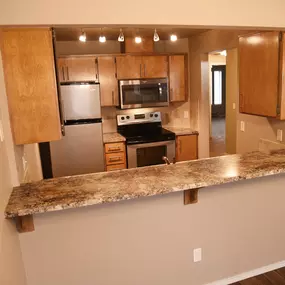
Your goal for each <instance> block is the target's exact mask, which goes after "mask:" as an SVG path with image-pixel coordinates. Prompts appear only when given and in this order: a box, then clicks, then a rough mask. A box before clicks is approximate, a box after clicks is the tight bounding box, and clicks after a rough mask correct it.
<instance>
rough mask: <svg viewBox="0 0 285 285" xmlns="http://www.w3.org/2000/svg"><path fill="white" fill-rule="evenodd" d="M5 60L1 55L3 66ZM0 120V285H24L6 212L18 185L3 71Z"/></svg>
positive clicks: (18, 252)
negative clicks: (1, 133) (0, 137)
mask: <svg viewBox="0 0 285 285" xmlns="http://www.w3.org/2000/svg"><path fill="white" fill-rule="evenodd" d="M1 64H2V59H1V56H0V65H1ZM0 121H1V122H2V125H3V131H4V141H3V142H1V141H0V284H3V285H4V284H7V285H8V284H9V285H25V284H26V274H25V270H24V264H23V260H22V253H21V249H20V242H19V235H18V232H17V231H16V228H15V225H14V223H13V222H12V221H11V220H6V219H5V217H4V210H5V207H6V204H7V201H8V199H9V197H10V194H11V191H12V187H13V184H17V183H18V173H17V170H16V163H15V159H13V157H14V149H13V143H12V137H11V131H10V123H9V116H8V108H7V100H6V95H5V87H4V81H3V69H2V67H1V68H0Z"/></svg>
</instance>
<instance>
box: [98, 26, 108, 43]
mask: <svg viewBox="0 0 285 285" xmlns="http://www.w3.org/2000/svg"><path fill="white" fill-rule="evenodd" d="M99 42H100V43H105V42H106V37H105V36H104V35H103V33H102V29H101V33H100V37H99Z"/></svg>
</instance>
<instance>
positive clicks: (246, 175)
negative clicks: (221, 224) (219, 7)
mask: <svg viewBox="0 0 285 285" xmlns="http://www.w3.org/2000/svg"><path fill="white" fill-rule="evenodd" d="M277 173H285V150H279V151H275V152H272V153H271V154H265V153H262V152H252V153H247V154H244V155H226V156H222V157H215V158H208V159H200V160H194V161H187V162H179V163H176V164H171V165H158V166H149V167H141V168H133V169H125V170H118V171H113V172H101V173H94V174H86V175H78V176H70V177H62V178H55V179H49V180H42V181H38V182H33V183H28V184H23V185H21V186H19V187H15V188H14V189H13V191H12V194H11V197H10V200H9V202H8V205H7V208H6V211H5V215H6V217H7V218H12V217H16V216H25V215H29V214H36V213H44V212H50V211H57V210H63V209H68V208H78V207H83V206H88V205H95V204H103V203H112V202H116V201H121V200H128V199H135V198H139V197H145V196H153V195H158V194H165V193H171V192H177V191H183V190H189V189H195V188H200V187H207V186H212V185H220V184H224V183H228V182H233V181H239V180H244V179H252V178H257V177H262V176H267V175H273V174H277Z"/></svg>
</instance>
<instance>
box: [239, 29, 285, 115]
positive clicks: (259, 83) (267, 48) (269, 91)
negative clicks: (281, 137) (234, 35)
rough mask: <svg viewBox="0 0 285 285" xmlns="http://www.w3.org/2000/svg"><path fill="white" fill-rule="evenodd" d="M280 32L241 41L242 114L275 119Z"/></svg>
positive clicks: (261, 34)
mask: <svg viewBox="0 0 285 285" xmlns="http://www.w3.org/2000/svg"><path fill="white" fill-rule="evenodd" d="M278 66H279V32H263V33H259V34H255V35H250V36H243V37H240V38H239V92H240V112H241V113H247V114H253V115H261V116H269V117H276V116H277V101H278V72H279V71H278Z"/></svg>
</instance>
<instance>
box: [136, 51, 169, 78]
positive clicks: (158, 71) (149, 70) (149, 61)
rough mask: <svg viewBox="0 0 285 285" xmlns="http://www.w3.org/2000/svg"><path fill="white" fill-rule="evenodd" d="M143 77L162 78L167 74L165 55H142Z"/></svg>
mask: <svg viewBox="0 0 285 285" xmlns="http://www.w3.org/2000/svg"><path fill="white" fill-rule="evenodd" d="M142 69H143V70H142V76H141V77H143V78H163V77H167V76H168V60H167V56H165V55H153V56H142Z"/></svg>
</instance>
